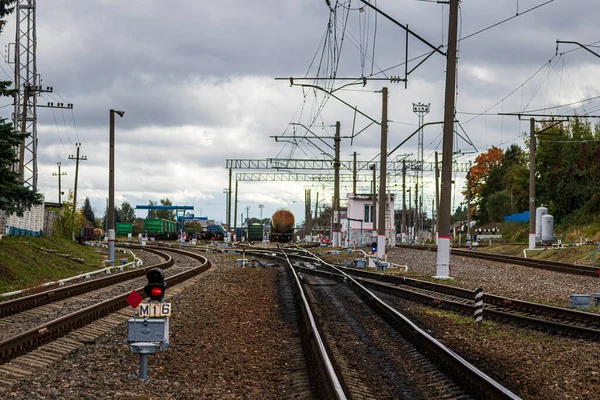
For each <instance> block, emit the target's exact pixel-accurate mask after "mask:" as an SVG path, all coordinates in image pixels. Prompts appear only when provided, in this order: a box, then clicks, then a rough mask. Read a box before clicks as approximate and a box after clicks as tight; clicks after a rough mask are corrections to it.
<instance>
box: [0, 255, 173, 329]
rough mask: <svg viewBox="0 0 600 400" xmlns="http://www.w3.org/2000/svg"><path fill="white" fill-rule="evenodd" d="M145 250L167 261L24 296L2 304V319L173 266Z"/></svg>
mask: <svg viewBox="0 0 600 400" xmlns="http://www.w3.org/2000/svg"><path fill="white" fill-rule="evenodd" d="M144 250H145V251H148V252H151V253H154V254H157V255H160V256H162V257H163V258H164V259H165V262H162V263H160V264H157V265H153V266H150V267H145V268H138V269H134V270H132V271H127V272H122V273H118V274H111V275H109V276H106V277H103V278H98V279H93V280H90V281H86V282H81V283H76V284H72V285H66V286H64V287H60V288H56V289H51V290H46V291H44V292H40V293H36V294H32V295H29V296H23V297H19V298H16V299H13V300H7V301H3V302H0V318H4V317H7V316H9V315H13V314H16V313H20V312H23V311H26V310H30V309H32V308H35V307H40V306H42V305H45V304H50V303H54V302H57V301H60V300H64V299H68V298H72V297H74V296H78V295H81V294H84V293H88V292H91V291H94V290H98V289H101V288H104V287H106V286H110V285H114V284H116V283H119V282H125V281H128V280H130V279H135V278H137V277H141V276H145V275H146V273H147V272H148V271H149V270H150V269H152V268H154V267H158V268H163V269H167V268H169V267H171V266H172V265H173V261H172V260H171V258H170V257H169V256H168V255H166V254H165V253H164V252H161V251H159V250H156V249H152V248H147V247H146V248H144Z"/></svg>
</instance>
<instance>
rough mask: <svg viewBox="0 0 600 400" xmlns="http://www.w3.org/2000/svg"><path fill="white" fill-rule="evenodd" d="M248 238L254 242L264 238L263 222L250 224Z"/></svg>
mask: <svg viewBox="0 0 600 400" xmlns="http://www.w3.org/2000/svg"><path fill="white" fill-rule="evenodd" d="M248 240H251V241H254V242H256V241H261V240H263V226H262V224H257V223H255V224H250V226H249V227H248Z"/></svg>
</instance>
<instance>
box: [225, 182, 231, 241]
mask: <svg viewBox="0 0 600 400" xmlns="http://www.w3.org/2000/svg"><path fill="white" fill-rule="evenodd" d="M223 193H225V224H226V225H227V231H226V232H227V233H229V222H230V221H229V213H230V212H231V210H230V208H229V207H231V203H229V198H230V194H229V189H228V188H225V189H223Z"/></svg>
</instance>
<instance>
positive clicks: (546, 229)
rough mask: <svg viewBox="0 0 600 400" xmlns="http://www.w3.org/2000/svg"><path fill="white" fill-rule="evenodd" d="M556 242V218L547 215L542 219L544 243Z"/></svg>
mask: <svg viewBox="0 0 600 400" xmlns="http://www.w3.org/2000/svg"><path fill="white" fill-rule="evenodd" d="M553 241H554V217H553V216H552V215H550V214H546V215H544V216H543V217H542V242H553Z"/></svg>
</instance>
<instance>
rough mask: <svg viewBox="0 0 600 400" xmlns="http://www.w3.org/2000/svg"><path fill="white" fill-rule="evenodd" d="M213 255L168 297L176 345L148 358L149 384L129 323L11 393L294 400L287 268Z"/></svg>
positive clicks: (172, 341)
mask: <svg viewBox="0 0 600 400" xmlns="http://www.w3.org/2000/svg"><path fill="white" fill-rule="evenodd" d="M210 259H211V260H212V262H213V267H212V268H211V269H210V270H208V271H207V272H205V273H203V274H201V276H200V277H199V278H198V279H197V281H196V284H195V285H193V286H190V287H188V288H187V289H186V290H185V291H183V292H182V293H181V294H180V295H179V296H177V297H176V298H172V299H167V300H168V301H170V302H171V303H172V307H173V315H172V317H171V326H170V329H171V338H170V346H169V349H168V350H166V351H159V352H158V353H156V354H154V355H150V356H149V377H150V378H151V379H150V382H147V383H143V382H141V381H140V380H139V379H138V378H137V376H136V374H137V371H138V366H139V356H138V355H136V354H131V353H130V352H129V350H128V347H126V346H125V345H124V343H123V341H124V339H125V338H126V336H127V333H126V327H125V325H124V324H122V325H120V326H119V327H117V328H116V329H115V330H114V331H112V332H111V333H110V334H107V335H104V336H102V337H101V338H99V339H98V340H97V341H96V342H95V343H92V344H89V345H87V346H85V347H83V348H82V349H80V350H78V351H76V352H74V353H71V354H70V355H68V356H67V357H65V358H64V359H62V360H60V361H58V362H57V363H55V364H54V365H53V367H52V369H50V370H43V371H40V374H39V375H37V376H34V377H31V378H30V379H26V380H22V381H20V382H19V384H18V385H17V386H15V387H13V389H12V391H11V392H8V393H4V394H3V396H4V398H7V399H136V400H143V399H147V400H149V399H198V398H209V399H239V398H254V399H259V398H260V399H283V398H288V396H287V393H288V387H287V386H286V385H287V381H286V375H287V374H288V372H289V369H290V368H291V367H292V365H290V364H289V360H290V359H294V358H295V357H296V358H297V355H294V354H293V351H294V350H296V351H297V349H296V348H292V346H290V345H289V343H291V342H292V341H293V340H294V333H293V332H292V330H291V329H290V328H289V327H288V325H287V324H286V323H285V321H284V318H283V317H282V315H281V313H280V311H279V308H280V306H279V304H278V293H277V290H278V284H277V281H278V279H280V275H279V274H280V273H281V271H280V270H279V269H277V268H258V269H255V268H249V267H236V266H235V264H236V263H235V259H236V256H228V255H219V254H211V255H210ZM168 293H169V290H168V289H167V294H168ZM293 367H294V368H296V367H297V366H293Z"/></svg>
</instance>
